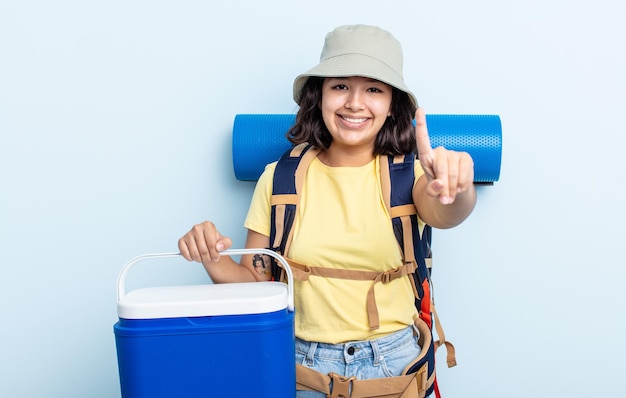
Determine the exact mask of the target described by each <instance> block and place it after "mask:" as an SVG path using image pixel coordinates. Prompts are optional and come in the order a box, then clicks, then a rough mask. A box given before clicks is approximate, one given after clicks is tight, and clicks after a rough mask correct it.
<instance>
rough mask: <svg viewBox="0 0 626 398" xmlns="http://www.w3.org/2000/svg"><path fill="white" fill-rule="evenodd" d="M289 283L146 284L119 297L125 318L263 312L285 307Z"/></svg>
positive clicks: (120, 314)
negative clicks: (146, 286) (151, 285)
mask: <svg viewBox="0 0 626 398" xmlns="http://www.w3.org/2000/svg"><path fill="white" fill-rule="evenodd" d="M288 302H289V293H288V287H287V285H286V284H285V283H281V282H249V283H223V284H210V285H187V286H167V287H149V288H143V289H137V290H133V291H131V292H129V293H128V294H126V295H124V296H123V297H121V298H119V299H118V302H117V314H118V316H119V317H120V318H124V319H155V318H180V317H197V316H213V315H241V314H262V313H267V312H274V311H280V310H282V309H285V308H287V306H288Z"/></svg>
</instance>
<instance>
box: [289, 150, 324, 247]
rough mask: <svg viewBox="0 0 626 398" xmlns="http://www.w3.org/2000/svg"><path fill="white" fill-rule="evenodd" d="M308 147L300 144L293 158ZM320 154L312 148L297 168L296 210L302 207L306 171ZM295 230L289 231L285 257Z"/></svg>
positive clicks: (293, 153) (292, 153) (292, 152)
mask: <svg viewBox="0 0 626 398" xmlns="http://www.w3.org/2000/svg"><path fill="white" fill-rule="evenodd" d="M307 145H308V144H307V143H303V144H300V145H298V146H296V147H295V148H294V149H293V150H292V151H291V156H294V157H297V156H300V154H301V153H302V151H303V150H304V148H306V147H307ZM319 153H320V150H319V148H314V147H311V148H310V149H309V150H308V151H307V152H306V153H305V154H304V155H303V156H302V159H300V164H299V165H298V167H297V168H296V175H295V178H296V193H297V202H296V209H297V208H299V206H300V195H302V187H303V185H304V178H305V177H306V171H307V170H308V168H309V165H310V164H311V162H312V161H313V159H315V158H316V157H317V155H318V154H319ZM296 218H297V216H296ZM294 223H295V219H294ZM294 229H295V228H294V226H292V227H291V228H290V230H289V237H288V238H287V243H286V244H285V252H284V253H282V254H283V255H285V256H286V255H287V254H288V253H289V247H290V246H291V241H292V239H293V231H294Z"/></svg>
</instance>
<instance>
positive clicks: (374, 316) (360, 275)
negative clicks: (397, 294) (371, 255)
mask: <svg viewBox="0 0 626 398" xmlns="http://www.w3.org/2000/svg"><path fill="white" fill-rule="evenodd" d="M287 262H288V263H289V265H290V266H291V270H292V272H293V276H294V278H295V279H296V280H298V281H305V280H307V279H308V278H309V275H315V276H321V277H325V278H336V279H349V280H356V281H373V283H372V286H371V287H370V289H369V290H368V292H367V301H366V305H367V307H366V308H367V315H368V319H369V323H370V330H376V329H378V328H379V327H380V319H379V317H378V308H377V306H376V295H375V289H374V287H375V285H376V283H378V282H381V283H384V284H387V283H389V282H391V281H394V280H396V279H398V278H402V277H405V276H407V275H409V274H412V273H413V272H415V270H416V269H417V264H416V263H415V262H411V263H405V264H404V265H402V266H401V267H398V268H394V269H392V270H389V271H385V272H376V271H361V270H350V269H337V268H324V267H310V266H308V265H303V264H299V263H296V262H295V261H293V260H289V259H287ZM411 279H412V278H411Z"/></svg>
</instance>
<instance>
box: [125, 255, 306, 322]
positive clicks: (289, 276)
mask: <svg viewBox="0 0 626 398" xmlns="http://www.w3.org/2000/svg"><path fill="white" fill-rule="evenodd" d="M257 253H260V254H267V255H268V256H270V257H274V258H275V259H276V260H278V262H279V263H280V264H281V266H282V267H283V268H284V269H285V272H286V273H287V280H288V282H289V283H287V291H288V298H287V308H288V310H289V311H290V312H293V311H294V299H293V273H292V271H291V268H290V267H289V263H287V261H286V260H285V259H284V258H283V256H281V255H280V254H278V253H276V252H274V251H272V250H269V249H228V250H224V251H221V252H220V255H222V256H236V255H241V254H257ZM166 257H182V254H180V253H154V254H143V255H141V256H137V257H135V258H133V259H132V260H130V261H129V262H128V263H126V265H125V266H124V267H123V268H122V270H121V271H120V274H119V276H118V278H117V301H118V302H119V301H120V300H121V299H122V297H124V296H125V295H126V293H125V292H124V286H125V285H126V274H128V271H129V269H130V268H131V267H132V266H133V265H135V264H136V263H138V262H140V261H142V260H146V259H149V258H166Z"/></svg>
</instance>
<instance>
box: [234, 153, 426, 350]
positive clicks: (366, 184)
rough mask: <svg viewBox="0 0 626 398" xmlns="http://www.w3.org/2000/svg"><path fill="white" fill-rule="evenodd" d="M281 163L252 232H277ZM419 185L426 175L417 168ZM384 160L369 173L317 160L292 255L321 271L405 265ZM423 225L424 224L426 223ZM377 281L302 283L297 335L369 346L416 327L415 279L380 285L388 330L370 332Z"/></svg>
mask: <svg viewBox="0 0 626 398" xmlns="http://www.w3.org/2000/svg"><path fill="white" fill-rule="evenodd" d="M275 167H276V163H272V164H269V165H268V166H267V167H266V168H265V171H264V173H263V174H262V175H261V177H260V178H259V181H258V183H257V187H256V189H255V192H254V195H253V198H252V203H251V205H250V210H249V211H248V215H247V217H246V221H245V224H244V225H245V227H246V228H248V229H251V230H253V231H256V232H258V233H260V234H263V235H266V236H269V233H270V212H271V207H270V197H271V194H272V179H273V175H274V169H275ZM415 171H416V174H415V175H416V180H417V178H419V177H420V176H421V175H422V174H423V171H422V168H421V166H420V165H419V162H416V167H415ZM379 176H380V165H379V158H378V157H377V158H376V159H374V160H372V161H371V162H370V163H368V164H367V165H365V166H361V167H329V166H326V165H324V164H323V163H322V162H320V161H319V159H317V158H315V159H314V160H313V161H312V162H311V164H310V166H309V168H308V170H307V175H306V178H305V181H304V185H303V189H302V192H301V194H300V195H301V198H300V205H299V206H298V214H297V216H296V220H295V224H294V233H293V240H292V242H291V247H290V249H289V253H287V257H288V258H290V259H292V260H293V261H296V262H298V263H300V264H306V265H310V266H316V267H327V268H340V269H351V270H364V271H377V272H381V271H387V270H390V269H393V268H397V267H398V266H400V265H401V264H402V258H401V254H400V249H399V246H398V243H397V241H396V239H395V236H394V234H393V230H392V227H391V219H390V216H389V214H388V212H387V209H386V207H385V204H384V201H383V197H382V191H381V184H380V177H379ZM420 222H421V221H420ZM372 283H373V282H372V281H354V280H346V279H335V278H324V277H319V276H310V277H309V279H308V280H307V281H303V282H298V281H296V282H295V285H294V290H295V307H296V316H295V331H296V336H298V337H299V338H301V339H304V340H308V341H318V342H324V343H331V344H338V343H342V342H347V341H354V340H367V339H372V338H378V337H380V336H383V335H386V334H389V333H392V332H395V331H398V330H400V329H402V328H404V327H406V326H407V325H411V324H413V318H414V316H415V314H416V313H417V311H416V309H415V305H414V296H413V289H412V287H411V283H410V281H409V279H408V278H399V279H396V280H394V281H392V282H390V283H388V284H382V283H376V285H375V296H376V304H377V308H378V313H379V317H380V328H379V329H377V330H373V331H372V330H370V328H369V320H368V316H367V307H366V297H367V292H368V290H369V289H370V287H371V285H372Z"/></svg>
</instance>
